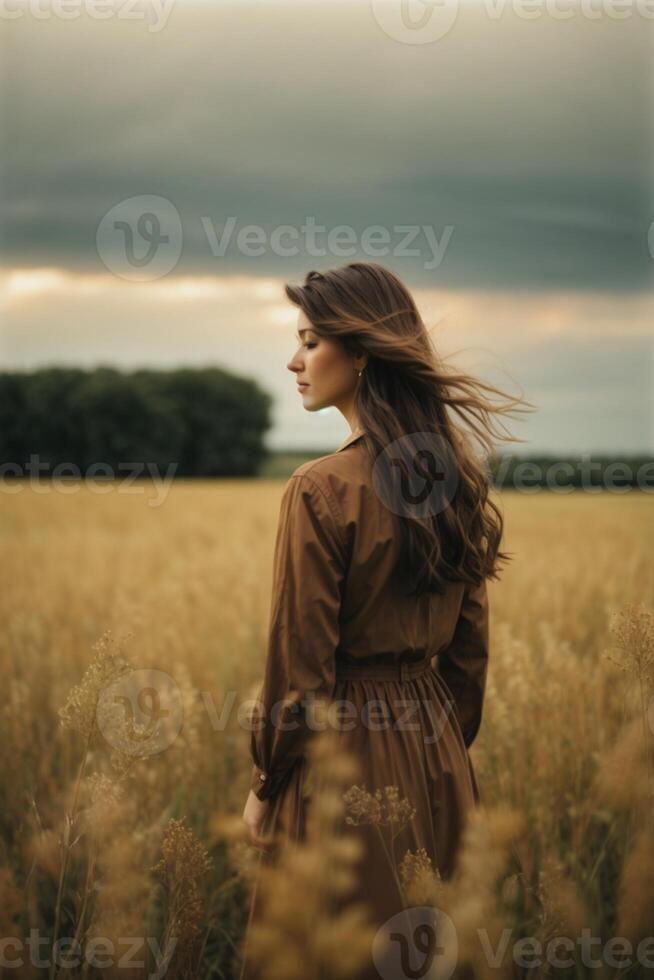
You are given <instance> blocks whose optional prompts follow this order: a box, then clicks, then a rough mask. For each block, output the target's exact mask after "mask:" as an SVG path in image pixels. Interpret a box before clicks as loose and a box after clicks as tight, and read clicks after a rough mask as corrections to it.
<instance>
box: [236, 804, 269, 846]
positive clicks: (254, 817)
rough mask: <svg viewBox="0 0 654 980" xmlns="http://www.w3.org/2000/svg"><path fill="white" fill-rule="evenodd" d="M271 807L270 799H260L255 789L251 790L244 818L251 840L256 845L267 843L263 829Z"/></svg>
mask: <svg viewBox="0 0 654 980" xmlns="http://www.w3.org/2000/svg"><path fill="white" fill-rule="evenodd" d="M269 807H270V800H260V799H259V797H258V796H257V795H256V793H255V792H254V790H250V792H249V794H248V798H247V801H246V803H245V809H244V810H243V819H244V820H245V823H246V824H247V826H248V829H249V831H250V839H251V842H252V844H254V845H255V846H259V847H261V846H264V845H265V839H264V837H263V834H262V830H263V823H264V821H265V819H266V815H267V813H268V809H269Z"/></svg>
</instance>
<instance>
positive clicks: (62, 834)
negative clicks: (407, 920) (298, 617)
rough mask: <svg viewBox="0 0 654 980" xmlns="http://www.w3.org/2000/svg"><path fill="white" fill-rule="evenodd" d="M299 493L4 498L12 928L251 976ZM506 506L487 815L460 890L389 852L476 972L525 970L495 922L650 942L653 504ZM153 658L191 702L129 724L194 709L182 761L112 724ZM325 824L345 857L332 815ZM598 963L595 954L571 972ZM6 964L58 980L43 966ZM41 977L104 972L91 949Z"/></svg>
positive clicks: (653, 926) (335, 969)
mask: <svg viewBox="0 0 654 980" xmlns="http://www.w3.org/2000/svg"><path fill="white" fill-rule="evenodd" d="M281 487H282V484H281V483H278V482H276V481H260V482H242V481H224V482H219V483H211V482H197V483H195V482H185V481H180V482H178V483H177V484H175V485H174V487H173V488H172V490H171V492H170V495H169V497H168V498H167V499H166V501H165V503H164V504H163V506H161V507H157V508H150V507H148V506H147V500H148V492H146V493H144V494H139V493H134V494H124V493H123V494H119V493H116V492H115V489H114V490H112V492H110V493H107V494H106V495H99V494H93V493H91V492H89V491H88V489H84V488H82V489H81V490H80V491H79V492H77V493H74V494H64V493H52V492H50V493H43V494H38V493H36V492H34V491H33V490H31V489H29V488H28V487H27V486H25V488H24V489H23V490H22V491H21V492H19V493H17V494H14V495H13V496H9V495H7V496H6V497H5V498H4V506H3V508H2V514H1V517H0V521H1V522H2V523H1V525H0V526H1V532H2V540H3V545H4V558H5V560H4V562H3V564H2V571H1V572H0V574H1V575H2V583H1V587H0V615H1V618H2V623H3V639H4V642H3V645H2V651H3V653H2V672H3V677H4V681H5V683H4V686H3V698H2V703H1V706H0V724H1V730H2V738H1V739H0V775H1V777H2V778H1V781H0V826H1V829H2V833H1V834H0V848H1V850H0V922H1V925H2V935H3V936H5V937H11V936H15V937H18V938H21V937H25V936H27V935H28V934H29V931H30V929H34V930H38V931H39V934H40V935H42V936H45V937H47V938H48V939H49V941H50V942H52V941H53V940H54V939H55V938H62V937H74V938H75V939H77V940H78V941H79V942H80V944H81V948H82V949H83V950H86V949H88V948H90V947H91V944H92V943H93V941H94V940H96V941H97V940H99V939H102V938H104V939H106V940H113V941H114V944H115V951H116V957H115V958H116V959H117V958H118V956H119V955H123V954H126V951H127V946H126V945H125V944H124V939H125V937H148V938H149V939H150V940H151V942H150V944H149V945H148V946H147V947H143V948H141V949H140V950H137V951H133V950H132V952H131V953H130V954H129V955H131V957H132V960H133V961H134V964H133V965H132V963H131V962H130V963H125V964H122V965H121V966H120V967H118V966H116V967H115V973H116V975H117V976H121V977H125V976H132V975H133V976H135V977H136V976H146V975H152V974H153V972H154V971H155V970H156V969H157V967H158V966H159V968H160V969H164V970H165V975H166V976H179V977H209V976H212V977H221V976H222V977H235V976H238V969H239V947H240V942H241V939H242V936H243V930H244V926H245V922H246V917H247V908H248V896H249V889H250V887H251V885H252V883H253V881H254V878H255V875H256V872H257V861H256V854H254V853H253V852H252V849H251V848H249V847H248V844H247V841H246V840H245V838H244V836H243V833H242V828H241V826H240V814H241V812H242V807H243V804H244V801H245V797H246V795H247V789H248V785H249V776H250V762H249V758H248V754H247V743H248V737H247V730H246V729H245V728H244V727H243V726H242V725H240V724H239V720H238V718H237V710H238V708H239V705H242V703H243V702H244V701H245V700H246V699H247V698H248V697H254V696H255V695H256V691H257V687H258V681H259V679H260V674H261V668H262V656H263V650H264V648H265V639H266V637H265V630H266V625H267V615H268V608H269V594H270V591H269V590H270V571H271V566H272V550H273V544H274V534H275V527H276V518H277V513H278V507H279V496H280V492H281ZM150 495H151V496H154V495H153V494H152V493H151V491H150ZM501 503H502V506H503V509H504V513H505V517H506V528H507V537H506V545H507V548H509V549H510V550H512V551H513V552H514V553H515V561H514V564H513V566H512V567H510V568H509V569H507V571H506V573H505V575H504V579H503V581H502V582H501V583H494V582H493V583H490V585H489V590H490V601H491V642H492V647H491V652H492V663H491V668H490V673H489V684H488V693H487V699H486V705H485V710H484V720H483V724H482V728H481V732H480V735H479V737H478V739H477V741H476V742H475V745H474V746H473V749H472V756H473V761H474V764H475V767H476V771H477V774H478V778H479V783H480V788H481V793H482V800H483V807H482V808H481V809H480V812H479V813H478V814H476V815H475V819H474V820H473V821H472V822H471V825H470V828H469V831H468V834H467V835H466V838H465V841H464V850H463V853H462V858H461V862H460V868H459V872H458V874H457V875H455V876H454V878H453V880H452V881H450V882H441V881H440V880H439V878H438V876H437V875H435V874H434V873H433V869H432V868H430V866H429V862H428V861H427V860H426V855H421V854H420V853H417V854H409V855H404V856H402V858H403V859H402V861H401V862H400V863H398V864H397V866H396V867H395V873H396V874H397V875H398V878H399V880H400V881H401V884H402V887H403V889H404V893H405V895H406V901H407V905H408V906H410V905H412V904H413V905H417V904H421V903H422V904H430V903H433V904H435V905H438V906H439V907H440V908H442V909H444V910H445V911H446V912H447V913H448V914H449V915H451V917H452V919H453V921H454V922H455V923H456V926H457V933H458V936H459V943H460V950H459V955H460V958H461V962H462V963H466V964H467V965H468V966H469V967H470V968H471V969H473V970H474V971H475V974H476V975H479V976H480V977H485V976H486V975H488V976H491V975H492V976H495V977H500V976H503V975H504V974H505V973H506V975H512V974H514V973H515V968H514V967H513V965H512V964H511V963H510V962H509V960H508V959H505V961H504V962H501V963H499V965H498V966H497V967H495V968H493V969H491V970H490V972H489V968H488V964H487V962H486V961H485V959H484V958H483V956H481V954H480V946H479V930H485V931H486V932H487V935H488V937H489V941H490V942H491V943H492V944H493V945H495V944H496V942H495V941H496V940H497V939H498V938H501V936H502V930H503V929H505V928H509V929H511V930H513V932H512V934H513V935H514V936H535V937H537V938H538V939H539V941H541V942H542V943H543V944H545V943H547V942H548V941H550V940H553V941H558V940H557V937H561V936H566V935H569V936H573V937H574V936H577V935H579V933H580V930H581V929H583V928H584V927H588V928H591V929H592V930H593V932H594V933H595V934H597V935H599V936H601V937H603V938H604V939H605V940H606V939H609V938H610V937H611V936H617V935H620V936H625V937H628V939H629V940H630V941H631V942H632V943H634V944H636V943H638V942H640V941H641V940H643V939H644V938H646V937H647V936H649V935H652V934H653V933H654V826H653V820H654V805H653V804H654V797H653V792H652V787H653V782H654V776H653V774H654V755H653V745H652V731H653V728H654V709H652V697H653V696H654V676H653V663H654V653H653V647H652V644H653V625H652V624H653V620H652V615H653V608H652V603H653V598H654V588H653V586H654V567H653V565H652V561H651V555H652V551H653V547H652V546H653V540H652V539H653V537H654V523H653V522H652V520H651V516H650V515H651V501H650V499H649V496H648V495H642V494H633V493H629V494H626V495H603V496H597V495H591V494H587V493H583V492H578V493H574V494H571V495H558V494H552V495H548V494H542V493H539V494H537V495H535V496H534V495H528V496H527V495H524V496H523V495H520V494H511V493H507V494H504V495H502V497H501ZM146 668H148V669H151V670H155V671H162V672H164V673H165V674H166V675H169V677H170V678H171V682H172V684H173V686H174V693H175V698H176V699H177V700H176V701H175V704H174V705H171V704H170V703H164V704H163V706H162V705H158V704H156V703H155V700H156V699H155V700H151V701H147V700H146V702H145V703H144V704H143V705H142V706H141V707H142V712H143V713H142V717H141V719H140V722H139V723H137V722H136V721H135V719H134V718H130V719H129V721H130V724H131V726H132V727H131V732H132V735H133V736H134V737H135V738H136V737H137V736H141V737H143V738H146V739H147V736H148V728H149V723H150V722H154V721H157V724H159V722H161V724H163V725H164V726H165V724H166V721H165V720H162V719H165V718H166V717H167V718H168V719H169V721H170V720H171V718H172V717H173V716H174V713H175V712H174V711H172V713H171V708H175V710H176V711H177V712H178V713H181V715H182V716H183V724H182V727H181V730H180V732H179V734H177V735H176V737H174V738H173V739H172V741H171V743H170V744H169V745H167V746H166V747H165V748H164V749H163V750H162V751H158V752H154V753H151V754H149V755H145V756H144V757H141V758H140V757H138V755H134V754H130V752H128V751H124V748H125V747H124V746H122V747H121V743H120V740H119V739H117V740H115V739H111V740H110V741H108V740H107V738H106V731H105V732H104V733H103V732H101V731H98V730H97V727H94V724H95V721H94V719H96V718H97V712H96V711H95V705H96V703H97V699H98V697H100V698H101V697H102V691H103V690H106V686H107V684H108V683H112V682H114V681H118V682H120V678H121V677H122V676H123V673H124V672H126V673H129V671H130V670H132V669H139V670H142V669H146ZM230 707H231V711H229V716H228V718H227V721H226V724H225V725H224V726H223V725H222V724H221V711H222V709H223V708H227V709H229V708H230ZM157 712H159V714H157ZM165 712H168V714H167V715H166V714H165ZM123 721H125V718H124V719H123ZM119 723H120V718H119V716H117V721H116V724H119ZM356 785H357V780H356V778H352V781H351V786H349V787H348V786H347V785H343V786H342V787H341V790H342V792H341V793H340V796H339V794H338V793H336V794H335V796H334V792H333V790H334V787H333V786H332V798H333V799H336V800H337V802H336V803H332V804H331V805H333V806H340V805H345V806H347V805H350V806H352V805H353V804H355V811H350V812H351V813H352V812H356V813H358V819H361V812H362V811H361V804H362V800H361V798H359V799H358V801H357V799H356V792H355V793H354V794H353V791H352V787H353V786H354V787H356ZM379 789H380V790H384V789H385V788H383V787H381V788H379ZM348 792H349V796H348V795H347V794H348ZM338 800H340V803H339V802H338ZM400 802H401V801H400ZM406 805H407V809H406V812H405V813H404V818H406V819H410V807H411V801H407V804H406ZM329 806H330V804H329V802H328V801H327V802H326V803H325V813H326V814H328V813H329V812H330V811H329ZM356 806H358V810H356ZM364 809H365V808H364ZM373 810H374V808H373ZM383 832H384V829H383V827H380V833H383ZM320 833H321V835H322V836H321V838H320V839H321V841H322V845H321V846H322V849H323V852H324V854H327V855H328V854H329V853H330V851H329V848H328V847H327V846H326V842H327V841H329V840H330V839H331V837H330V832H329V827H323V828H322V829H321V831H320ZM312 844H313V845H315V841H313V842H312V841H311V840H309V842H308V844H307V850H306V853H305V852H304V851H302V852H301V853H300V854H299V855H296V858H295V860H296V864H295V865H291V871H289V870H288V868H287V869H286V873H287V876H288V874H290V873H292V874H294V875H299V876H300V877H301V876H302V874H305V875H306V874H308V873H309V872H310V874H311V875H313V876H314V877H315V876H317V878H316V880H322V881H323V884H324V887H325V888H327V889H328V888H329V884H330V877H329V874H328V873H327V874H326V877H325V876H324V874H323V878H320V874H321V871H320V869H322V871H323V872H324V873H326V872H328V871H329V867H328V866H326V865H325V864H324V861H325V860H326V858H325V857H324V856H323V859H322V860H323V863H322V864H321V863H320V861H321V859H320V856H319V855H318V852H317V851H316V847H315V846H314V847H313V851H312V849H311V847H312ZM335 846H336V847H337V848H338V845H335ZM337 853H338V851H337ZM347 856H348V855H347V854H342V855H341V857H342V858H343V860H344V861H345V863H347ZM312 862H313V863H312ZM332 864H333V855H332ZM343 876H344V879H343V880H344V881H347V869H346V868H345V867H344V869H343ZM286 880H288V877H287V879H286ZM336 880H337V879H336V877H334V879H333V881H334V882H336ZM275 887H277V888H278V891H277V893H276V894H277V895H278V896H279V900H278V901H274V900H273V901H271V903H270V908H271V916H270V920H269V924H270V929H269V931H268V933H265V932H264V935H263V939H262V940H261V942H262V943H263V948H265V949H266V951H267V954H268V959H270V958H271V957H272V955H273V954H274V952H275V941H276V940H275V937H276V936H277V935H278V934H279V933H281V930H283V929H284V928H286V931H287V933H288V931H289V928H290V925H291V924H295V925H297V921H298V920H297V914H296V913H294V912H293V909H292V902H291V901H290V898H289V894H291V893H292V892H290V891H289V889H288V888H287V889H286V890H284V888H283V885H282V883H281V878H280V879H279V881H278V884H277V886H275V879H274V877H271V881H270V884H269V888H270V889H271V890H272V891H271V893H272V894H275V892H274V889H275ZM282 898H283V899H284V900H283V901H282ZM306 911H307V915H308V914H309V911H308V910H306ZM359 911H361V910H359ZM313 914H314V915H316V914H318V913H317V912H316V909H314V910H313ZM357 915H358V913H355V912H353V913H352V919H351V920H350V921H349V926H348V920H347V919H345V920H343V922H341V923H340V925H341V926H343V927H344V928H345V934H347V929H348V927H349V929H350V934H351V937H352V941H351V942H350V943H349V945H347V944H346V942H345V940H343V941H341V940H342V939H343V934H342V933H338V937H339V941H338V943H337V944H336V945H335V946H334V948H335V949H336V950H338V949H341V948H345V946H346V945H347V950H348V954H349V955H350V960H349V961H348V962H346V957H345V955H343V957H342V962H341V961H340V960H339V963H336V962H335V961H334V960H333V959H332V960H330V961H329V962H328V963H327V964H326V965H325V970H327V972H326V974H325V975H326V976H334V977H336V976H346V975H348V969H351V970H354V969H355V965H354V964H355V963H356V956H355V953H356V951H357V950H358V949H359V945H358V944H357V943H356V942H354V940H356V939H358V940H360V939H361V937H362V936H363V937H365V936H366V935H367V933H366V931H365V917H364V916H363V914H362V917H361V918H360V919H359V918H357ZM256 941H257V940H255V942H256ZM298 942H301V939H299V940H298ZM121 943H123V945H121ZM266 943H268V944H271V945H268V946H267V945H266ZM46 946H47V944H46ZM45 948H46V947H45V946H44V949H45ZM42 952H43V950H42ZM314 953H315V955H316V956H319V955H320V949H318V948H316V949H314ZM7 955H8V957H9V958H10V959H11V958H12V956H14V955H15V952H14V951H13V950H9V951H8V952H7ZM44 955H45V954H44ZM278 955H281V946H280V948H279V949H278ZM303 955H306V950H305V953H304V954H303ZM24 958H25V959H27V957H24ZM137 960H140V961H142V964H141V965H137V964H136V961H137ZM330 964H331V965H330ZM287 966H288V967H289V969H290V966H289V964H288V963H287ZM330 970H331V972H329V971H330ZM585 970H586V968H585V967H584V966H583V964H582V963H581V962H580V958H579V955H578V952H577V953H576V954H575V957H574V965H573V966H571V967H570V968H569V972H568V973H567V974H564V973H560V975H567V976H579V977H581V976H584V975H585ZM339 971H340V972H339ZM503 971H504V972H503ZM7 972H8V974H9V975H12V976H18V975H21V976H25V977H29V976H37V975H38V976H40V975H43V969H39V968H36V967H34V968H31V967H30V965H29V963H26V964H25V965H24V966H23V968H22V969H21V971H20V973H19V972H18V970H9V969H8V970H7ZM586 972H587V971H586ZM622 972H624V971H622ZM45 973H46V975H47V974H49V975H50V976H51V977H62V976H76V977H77V976H79V977H85V976H93V970H92V969H91V968H90V967H89V966H88V964H87V963H85V962H81V963H80V965H79V966H77V967H74V968H71V967H70V966H68V965H65V964H64V963H62V965H60V966H57V964H55V963H53V964H52V965H51V966H49V967H47V968H46V970H45ZM109 973H110V971H109V970H107V969H105V971H104V975H108V974H109ZM620 973H621V971H620V970H619V969H618V968H616V967H610V966H605V967H602V968H601V970H598V971H595V974H594V975H598V974H599V975H600V976H602V977H603V978H604V977H609V976H611V977H612V976H617V975H618V974H620ZM520 975H525V976H529V977H539V976H545V975H547V970H546V969H545V968H544V967H536V966H534V967H532V968H531V969H525V970H524V971H523V973H522V974H520ZM637 975H638V973H637V971H634V969H633V968H632V969H631V970H630V971H629V976H630V977H631V976H637ZM288 976H289V977H290V976H291V974H290V973H288Z"/></svg>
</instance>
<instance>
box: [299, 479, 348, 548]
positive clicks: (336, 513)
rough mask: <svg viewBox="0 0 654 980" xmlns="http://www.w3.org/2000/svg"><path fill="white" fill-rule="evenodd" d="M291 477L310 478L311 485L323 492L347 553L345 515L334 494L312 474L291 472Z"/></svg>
mask: <svg viewBox="0 0 654 980" xmlns="http://www.w3.org/2000/svg"><path fill="white" fill-rule="evenodd" d="M291 479H292V480H308V481H309V483H310V484H311V486H313V487H315V488H316V490H319V491H320V493H321V494H322V496H323V497H324V498H325V501H326V503H327V506H328V507H329V510H330V512H331V515H332V517H333V518H334V521H335V523H336V528H337V533H338V537H339V539H340V542H341V546H342V547H343V549H344V553H345V542H344V540H343V517H342V515H341V512H340V510H339V508H338V505H337V504H336V501H334V500H333V499H332V495H331V494H330V493H329V491H327V490H325V488H324V487H321V486H320V484H319V483H316V481H315V480H314V479H312V478H311V477H310V476H308V475H307V474H306V473H292V474H291Z"/></svg>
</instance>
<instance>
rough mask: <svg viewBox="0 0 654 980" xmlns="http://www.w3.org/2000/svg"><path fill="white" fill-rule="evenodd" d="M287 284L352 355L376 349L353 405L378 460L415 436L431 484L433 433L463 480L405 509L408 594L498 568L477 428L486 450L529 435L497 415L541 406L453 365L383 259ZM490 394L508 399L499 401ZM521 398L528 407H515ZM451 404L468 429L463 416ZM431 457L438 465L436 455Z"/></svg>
mask: <svg viewBox="0 0 654 980" xmlns="http://www.w3.org/2000/svg"><path fill="white" fill-rule="evenodd" d="M285 292H286V295H287V297H288V298H289V300H290V301H291V302H292V303H294V304H295V305H296V306H298V307H300V308H301V309H302V310H303V312H304V314H305V315H306V317H307V319H308V320H309V321H310V323H311V325H312V328H313V329H314V330H315V332H316V333H317V334H318V335H319V336H323V337H328V338H330V339H332V340H334V339H336V340H338V341H340V342H341V343H342V344H343V346H344V348H345V350H347V351H348V352H349V353H351V354H353V355H356V354H359V355H360V354H363V353H367V354H368V361H367V364H366V366H365V368H364V370H363V373H362V375H361V377H360V378H358V384H357V392H356V403H355V409H356V415H357V420H358V423H359V426H360V428H361V429H362V430H363V432H364V440H365V444H366V447H367V450H368V452H369V454H370V457H371V459H372V460H373V461H374V460H377V459H378V458H379V454H380V453H382V452H383V450H384V449H385V448H386V447H388V446H389V445H390V444H391V443H393V442H394V441H395V440H400V443H401V444H402V445H407V443H408V445H409V447H410V455H409V458H410V461H411V465H412V467H413V469H414V472H415V473H416V474H417V475H418V476H419V477H420V478H422V479H423V480H425V481H430V480H431V482H432V485H433V475H434V471H433V469H431V468H430V467H429V466H428V465H425V461H424V458H425V456H426V457H429V456H433V453H431V451H429V452H427V453H424V451H422V450H421V448H420V447H421V446H422V445H423V444H424V443H423V442H421V440H424V439H425V438H426V439H427V440H428V444H429V439H430V437H434V436H438V437H439V438H437V439H433V445H435V446H436V447H438V446H441V447H444V448H445V450H446V451H445V453H443V452H439V451H438V449H437V450H436V457H437V462H438V465H439V466H440V467H446V468H449V471H448V472H449V478H450V479H449V483H450V485H454V486H455V488H456V489H455V491H454V493H453V495H452V499H450V500H446V501H444V502H443V506H442V507H438V508H435V509H436V510H437V511H438V512H437V513H432V514H429V513H428V514H426V515H422V516H421V515H420V514H417V515H416V514H406V513H404V512H402V514H401V518H402V519H400V520H399V527H400V533H401V536H402V542H401V550H400V557H399V561H398V563H397V566H396V569H395V576H396V578H397V581H398V583H399V584H400V585H401V586H402V587H404V588H406V589H408V593H409V594H411V595H421V594H423V593H428V592H443V591H444V588H445V582H446V581H448V580H449V581H464V582H468V583H471V584H473V585H476V584H479V583H481V581H483V579H485V578H487V577H489V578H495V579H496V578H498V577H499V576H498V565H499V563H500V562H507V561H510V560H511V556H510V553H507V552H503V551H500V550H499V549H500V543H501V540H502V534H503V526H504V521H503V517H502V514H501V512H500V510H499V508H498V507H497V506H496V504H495V503H494V502H493V500H492V499H490V497H489V489H490V477H489V472H490V470H489V463H490V460H489V459H486V460H485V461H484V460H480V459H478V458H477V455H476V453H475V450H474V448H473V445H472V438H473V437H474V436H476V437H477V439H478V440H479V442H480V444H481V446H482V448H483V450H485V452H486V454H487V456H488V457H492V456H493V455H494V452H495V449H494V441H493V440H494V439H495V438H499V439H500V440H501V441H508V442H522V441H524V440H521V439H517V438H515V437H513V436H511V435H510V434H509V433H508V432H507V430H506V428H505V427H504V426H502V427H501V428H500V429H499V430H497V429H496V428H495V427H494V419H493V416H494V415H511V414H512V412H514V411H518V412H520V411H529V410H530V408H534V407H535V406H533V405H531V403H530V402H526V401H524V399H522V398H513V397H511V396H507V395H506V393H505V392H502V391H501V390H500V389H498V388H496V387H495V386H493V385H491V384H487V383H485V382H483V381H480V380H478V379H477V378H474V377H472V376H470V375H467V374H462V373H460V372H457V371H455V370H452V369H450V368H449V367H447V366H446V365H445V363H444V361H443V359H442V358H441V357H440V356H439V354H438V353H437V351H436V349H435V347H434V345H433V343H432V340H431V338H430V335H429V333H428V331H427V329H426V327H425V324H424V322H423V320H422V318H421V316H420V313H419V312H418V309H417V307H416V305H415V302H414V300H413V298H412V296H411V294H410V293H409V291H408V289H407V288H406V287H405V286H404V284H403V283H402V282H401V281H400V280H399V279H398V278H397V276H396V275H395V274H394V273H392V272H390V271H389V270H388V269H386V268H384V267H383V266H380V265H377V264H376V263H364V262H353V263H351V264H349V265H345V266H342V267H341V268H338V269H334V270H330V271H328V272H322V273H321V272H316V271H311V272H308V273H307V275H306V277H305V281H304V284H303V285H302V286H291V285H286V286H285ZM488 394H491V395H497V396H500V397H501V398H502V399H505V400H503V401H500V402H499V403H496V402H494V401H491V400H490V399H489V398H488V397H487V395H488ZM521 404H523V405H524V406H528V407H524V408H519V407H517V406H519V405H521ZM452 413H456V416H457V417H458V419H459V420H460V421H462V422H463V423H464V426H466V427H467V428H469V430H470V431H469V432H468V431H466V430H465V428H463V427H461V426H460V425H458V424H455V421H454V417H453V414H452ZM416 437H417V439H416ZM414 439H416V445H415V446H413V445H412V440H414ZM427 462H431V463H432V466H433V462H434V460H433V458H432V459H431V460H429V459H428V460H427ZM402 465H403V464H402ZM452 468H454V471H455V472H454V473H452ZM381 469H382V470H383V469H384V468H383V467H382V468H381ZM405 475H406V474H405ZM390 482H392V481H390V479H389V483H390ZM396 514H397V510H396Z"/></svg>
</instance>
